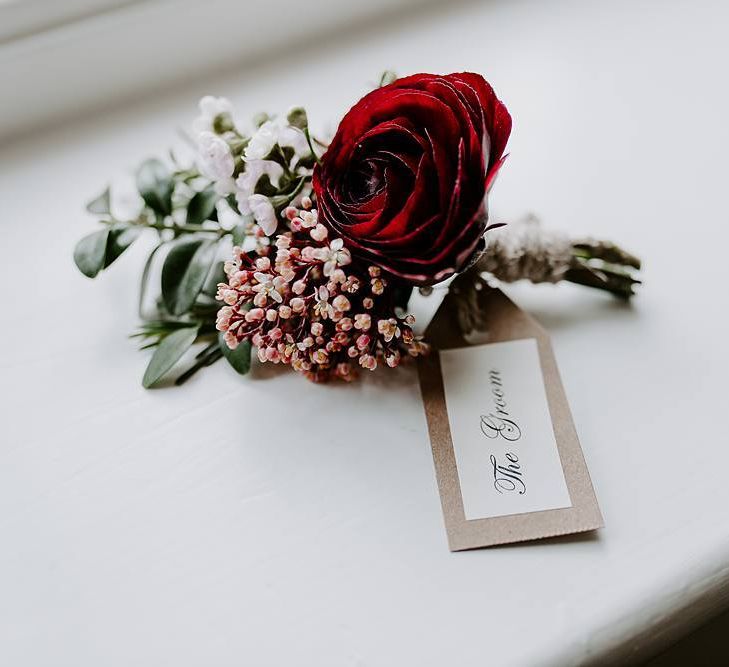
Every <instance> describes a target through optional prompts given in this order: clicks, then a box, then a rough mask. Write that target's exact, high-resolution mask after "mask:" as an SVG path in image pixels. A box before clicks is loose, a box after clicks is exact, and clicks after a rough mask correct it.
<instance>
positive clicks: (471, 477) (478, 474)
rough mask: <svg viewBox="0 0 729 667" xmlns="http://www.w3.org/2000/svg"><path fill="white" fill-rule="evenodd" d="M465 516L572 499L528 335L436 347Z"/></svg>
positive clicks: (508, 511) (558, 505)
mask: <svg viewBox="0 0 729 667" xmlns="http://www.w3.org/2000/svg"><path fill="white" fill-rule="evenodd" d="M440 364H441V371H442V375H443V387H444V389H445V399H446V407H447V410H448V420H449V422H450V430H451V437H452V440H453V449H454V452H455V458H456V466H457V468H458V479H459V481H460V486H461V495H462V496H463V508H464V511H465V516H466V519H467V520H471V519H488V518H491V517H497V516H506V515H509V514H522V513H524V512H540V511H542V510H551V509H559V508H564V507H571V506H572V503H571V501H570V495H569V492H568V490H567V484H566V482H565V478H564V472H563V470H562V464H561V462H560V458H559V451H558V450H557V442H556V440H555V436H554V429H553V427H552V420H551V418H550V415H549V406H548V405H547V395H546V392H545V389H544V380H543V378H542V370H541V366H540V363H539V351H538V350H537V342H536V340H534V339H533V338H527V339H524V340H513V341H508V342H504V343H490V344H488V345H475V346H471V347H464V348H458V349H451V350H442V351H441V352H440Z"/></svg>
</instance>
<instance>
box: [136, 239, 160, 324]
mask: <svg viewBox="0 0 729 667" xmlns="http://www.w3.org/2000/svg"><path fill="white" fill-rule="evenodd" d="M163 245H164V243H160V244H158V245H156V246H155V247H154V249H153V250H152V252H150V253H149V256H148V257H147V261H145V262H144V269H142V278H141V280H140V282H139V305H138V306H137V311H138V313H139V319H141V320H144V319H147V318H146V317H145V316H144V300H145V298H146V296H147V285H148V284H149V274H150V271H151V270H152V262H153V261H154V256H155V255H156V254H157V251H158V250H159V249H160V248H161V247H162V246H163Z"/></svg>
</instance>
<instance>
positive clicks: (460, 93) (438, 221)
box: [314, 72, 511, 285]
mask: <svg viewBox="0 0 729 667" xmlns="http://www.w3.org/2000/svg"><path fill="white" fill-rule="evenodd" d="M510 132H511V116H510V115H509V112H508V111H507V110H506V107H505V106H504V105H503V104H502V103H501V102H500V101H499V100H498V99H497V97H496V94H495V93H494V91H493V89H492V88H491V86H490V85H489V84H488V83H487V82H486V80H485V79H484V78H483V77H482V76H480V75H478V74H471V73H468V72H465V73H460V74H448V75H444V76H438V75H435V74H415V75H413V76H409V77H406V78H404V79H398V80H397V81H395V82H394V83H392V84H390V85H388V86H384V87H382V88H378V89H377V90H374V91H372V92H371V93H369V94H368V95H366V96H365V97H363V98H362V99H361V100H360V101H359V102H358V103H357V104H355V105H354V107H352V109H350V111H349V112H348V113H347V115H346V116H345V117H344V118H343V119H342V122H341V123H340V124H339V128H338V129H337V133H336V135H335V137H334V139H333V140H332V143H331V144H330V146H329V148H328V149H327V151H326V153H325V154H324V156H323V157H322V159H321V165H317V166H316V167H315V169H314V190H315V192H316V197H317V202H318V206H319V215H320V217H321V222H322V223H323V224H325V225H327V226H328V227H329V228H330V229H331V230H332V231H333V232H334V233H335V234H337V235H339V236H341V237H343V238H344V241H345V244H346V246H347V247H348V248H349V249H350V250H351V251H352V252H353V254H355V255H356V256H357V257H360V258H362V259H364V260H365V261H370V262H372V263H373V264H376V265H378V266H380V267H382V268H383V269H384V270H385V271H387V272H389V273H390V274H393V275H395V276H398V277H400V278H402V279H405V280H407V281H409V282H412V283H414V284H417V285H430V284H433V283H436V282H439V281H441V280H443V279H445V278H447V277H448V276H449V275H452V274H453V273H456V272H457V271H459V270H461V269H462V268H464V267H465V265H466V264H467V263H468V262H469V261H470V260H471V258H472V257H473V256H474V253H476V252H477V250H478V249H479V247H480V244H481V243H482V238H483V234H484V232H485V231H486V224H487V219H488V215H487V205H486V195H487V192H488V190H489V186H490V185H491V183H492V181H493V179H494V176H495V175H496V172H497V171H498V169H499V167H500V166H501V164H502V162H503V160H504V149H505V147H506V142H507V140H508V138H509V133H510Z"/></svg>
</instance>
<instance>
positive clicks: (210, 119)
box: [192, 95, 233, 134]
mask: <svg viewBox="0 0 729 667" xmlns="http://www.w3.org/2000/svg"><path fill="white" fill-rule="evenodd" d="M198 106H199V107H200V115H199V116H198V117H197V118H196V119H195V120H194V121H193V124H192V127H193V129H194V130H195V132H197V133H198V134H201V133H202V132H212V131H214V128H213V124H214V123H215V119H216V118H217V117H218V116H219V115H220V114H223V113H228V114H232V113H233V105H232V104H231V103H230V100H229V99H227V98H225V97H212V96H210V95H206V96H205V97H203V98H202V99H201V100H200V102H199V104H198Z"/></svg>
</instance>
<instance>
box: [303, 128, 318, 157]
mask: <svg viewBox="0 0 729 667" xmlns="http://www.w3.org/2000/svg"><path fill="white" fill-rule="evenodd" d="M304 136H305V137H306V143H308V144H309V150H310V151H311V154H312V155H313V156H314V159H315V160H316V163H317V164H318V165H319V166H320V167H321V160H320V159H319V156H318V155H317V154H316V151H315V150H314V145H313V144H312V143H311V134H310V133H309V126H308V125H307V126H306V127H305V128H304Z"/></svg>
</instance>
